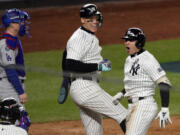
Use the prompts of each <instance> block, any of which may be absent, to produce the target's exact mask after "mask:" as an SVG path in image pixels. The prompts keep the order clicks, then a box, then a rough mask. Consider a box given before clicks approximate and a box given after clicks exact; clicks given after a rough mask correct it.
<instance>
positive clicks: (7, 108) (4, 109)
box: [0, 98, 21, 123]
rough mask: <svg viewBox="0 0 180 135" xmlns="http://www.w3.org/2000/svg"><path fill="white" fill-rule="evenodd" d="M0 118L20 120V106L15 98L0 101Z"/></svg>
mask: <svg viewBox="0 0 180 135" xmlns="http://www.w3.org/2000/svg"><path fill="white" fill-rule="evenodd" d="M0 118H1V119H2V121H9V122H11V123H14V122H15V121H16V120H20V118H21V111H20V106H19V105H18V103H17V102H16V100H15V99H14V98H5V99H3V100H2V101H1V102H0Z"/></svg>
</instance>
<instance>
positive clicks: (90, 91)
mask: <svg viewBox="0 0 180 135" xmlns="http://www.w3.org/2000/svg"><path fill="white" fill-rule="evenodd" d="M66 49H67V57H66V58H67V59H74V60H78V61H81V62H83V63H100V62H101V61H102V60H103V58H102V56H101V54H100V53H101V47H100V46H99V40H98V39H97V38H96V36H95V35H94V34H91V33H88V32H87V31H85V30H82V29H81V28H79V29H77V30H76V31H75V33H74V34H73V35H72V36H71V38H70V39H69V40H68V43H67V48H66ZM92 74H99V72H93V73H92ZM70 96H71V98H72V100H73V101H74V102H75V104H76V105H77V106H78V107H79V110H80V117H81V120H82V122H83V125H84V127H85V129H86V134H87V135H102V115H105V116H107V117H110V118H112V119H114V120H116V121H117V122H118V123H121V121H122V120H124V119H125V117H126V113H127V111H126V109H125V108H124V107H123V106H122V105H121V104H118V105H117V106H115V105H114V104H113V103H112V97H111V96H110V95H109V94H108V93H106V92H105V91H104V90H103V89H102V88H101V87H100V86H99V84H98V83H97V82H96V81H95V80H94V81H92V80H83V79H82V78H79V79H76V80H75V81H73V82H72V84H71V87H70Z"/></svg>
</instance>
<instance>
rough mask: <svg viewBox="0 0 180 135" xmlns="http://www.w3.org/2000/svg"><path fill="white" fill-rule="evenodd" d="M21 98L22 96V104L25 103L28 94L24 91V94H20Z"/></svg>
mask: <svg viewBox="0 0 180 135" xmlns="http://www.w3.org/2000/svg"><path fill="white" fill-rule="evenodd" d="M19 98H20V102H21V103H22V104H24V103H25V102H26V101H27V95H26V93H23V94H21V95H19Z"/></svg>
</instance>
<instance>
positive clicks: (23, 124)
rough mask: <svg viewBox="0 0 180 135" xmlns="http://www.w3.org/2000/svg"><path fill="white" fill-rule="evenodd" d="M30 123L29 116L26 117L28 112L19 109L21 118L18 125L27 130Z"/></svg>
mask: <svg viewBox="0 0 180 135" xmlns="http://www.w3.org/2000/svg"><path fill="white" fill-rule="evenodd" d="M30 125H31V121H30V118H29V117H28V113H27V112H26V111H25V110H22V111H21V119H20V121H19V127H21V128H23V129H25V130H26V131H28V130H29V127H30Z"/></svg>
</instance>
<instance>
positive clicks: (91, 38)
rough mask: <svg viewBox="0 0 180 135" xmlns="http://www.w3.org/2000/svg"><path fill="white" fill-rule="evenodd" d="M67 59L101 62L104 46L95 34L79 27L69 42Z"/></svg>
mask: <svg viewBox="0 0 180 135" xmlns="http://www.w3.org/2000/svg"><path fill="white" fill-rule="evenodd" d="M66 49H67V59H75V60H80V61H82V62H84V63H100V62H101V61H102V60H103V58H102V56H101V55H100V53H101V50H102V48H101V47H100V46H99V40H98V39H97V38H96V36H95V35H94V34H91V33H88V32H86V31H84V30H82V29H81V28H79V29H77V30H76V31H75V32H74V33H73V35H72V36H71V38H70V39H69V40H68V42H67V48H66Z"/></svg>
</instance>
